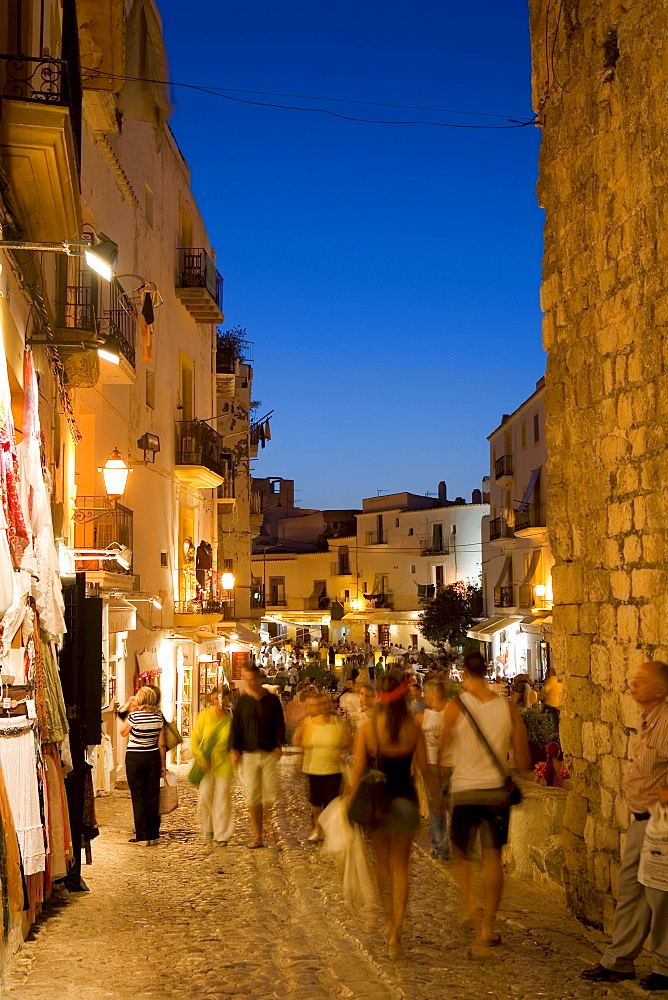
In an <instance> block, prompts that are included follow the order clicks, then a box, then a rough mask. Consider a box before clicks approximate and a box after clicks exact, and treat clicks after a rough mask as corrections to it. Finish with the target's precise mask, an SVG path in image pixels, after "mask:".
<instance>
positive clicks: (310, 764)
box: [294, 694, 352, 841]
mask: <svg viewBox="0 0 668 1000" xmlns="http://www.w3.org/2000/svg"><path fill="white" fill-rule="evenodd" d="M351 743H352V735H351V732H350V728H349V726H348V725H347V724H346V723H345V722H344V721H343V719H342V718H341V717H340V716H337V715H335V714H334V713H333V712H332V706H331V702H330V698H329V695H328V694H312V695H311V696H310V697H309V699H308V701H307V715H306V717H305V719H304V720H303V722H302V723H301V725H300V726H299V728H298V729H297V732H296V733H295V736H294V745H295V746H296V747H301V748H302V749H303V751H304V759H303V763H302V771H303V772H304V774H305V775H306V776H307V778H308V786H309V791H308V799H309V802H310V804H311V816H312V819H313V829H312V830H311V833H310V834H309V836H308V838H307V839H308V840H311V841H318V840H322V830H321V829H320V825H319V824H318V818H319V816H320V813H321V812H322V810H323V809H324V808H325V807H326V806H328V805H329V803H330V802H331V801H332V800H333V799H335V798H336V796H337V795H339V794H340V793H341V774H342V771H343V764H342V759H343V757H344V756H345V755H346V752H347V750H348V747H349V746H350V744H351Z"/></svg>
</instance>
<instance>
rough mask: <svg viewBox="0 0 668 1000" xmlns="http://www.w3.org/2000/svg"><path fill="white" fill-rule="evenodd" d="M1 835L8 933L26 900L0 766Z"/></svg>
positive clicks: (0, 868)
mask: <svg viewBox="0 0 668 1000" xmlns="http://www.w3.org/2000/svg"><path fill="white" fill-rule="evenodd" d="M0 835H1V836H2V856H1V858H0V877H1V878H2V928H3V931H4V933H5V934H6V933H7V931H9V930H11V929H12V927H15V926H16V924H17V923H18V922H19V920H20V918H21V916H20V915H21V912H22V910H23V902H24V900H23V878H22V876H21V856H20V854H19V842H18V838H17V836H16V828H15V826H14V820H13V818H12V809H11V806H10V804H9V797H8V795H7V787H6V785H5V778H4V775H3V773H2V768H0Z"/></svg>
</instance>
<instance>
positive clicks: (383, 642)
mask: <svg viewBox="0 0 668 1000" xmlns="http://www.w3.org/2000/svg"><path fill="white" fill-rule="evenodd" d="M378 644H379V645H380V646H389V645H390V626H389V625H379V626H378Z"/></svg>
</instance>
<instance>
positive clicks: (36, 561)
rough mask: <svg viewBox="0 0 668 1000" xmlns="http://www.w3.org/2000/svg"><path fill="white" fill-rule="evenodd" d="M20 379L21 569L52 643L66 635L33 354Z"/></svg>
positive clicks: (26, 362)
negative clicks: (24, 538)
mask: <svg viewBox="0 0 668 1000" xmlns="http://www.w3.org/2000/svg"><path fill="white" fill-rule="evenodd" d="M23 379H24V382H23V384H24V398H23V440H22V441H21V443H20V444H19V445H18V448H17V453H18V463H19V471H20V476H21V479H20V484H19V500H20V502H21V509H22V511H23V515H24V517H25V521H26V524H27V525H28V528H29V529H30V544H29V547H28V549H27V551H26V553H25V555H24V560H23V566H24V568H27V569H29V570H30V572H31V573H32V574H33V581H32V592H33V596H34V598H35V604H36V605H37V610H38V611H39V616H40V624H41V626H42V628H43V629H44V631H45V632H47V633H48V634H49V636H50V637H51V638H52V639H57V638H58V637H59V636H61V635H63V633H64V632H65V618H64V610H65V604H64V601H63V592H62V587H61V584H60V567H59V565H58V556H57V553H56V545H55V541H54V537H53V523H52V521H51V503H50V498H49V494H48V491H47V488H46V484H45V482H44V474H43V471H42V462H41V457H40V436H41V432H40V424H39V413H38V394H37V378H36V375H35V367H34V363H33V355H32V351H26V354H25V361H24V371H23Z"/></svg>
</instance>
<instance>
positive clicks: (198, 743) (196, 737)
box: [190, 689, 234, 847]
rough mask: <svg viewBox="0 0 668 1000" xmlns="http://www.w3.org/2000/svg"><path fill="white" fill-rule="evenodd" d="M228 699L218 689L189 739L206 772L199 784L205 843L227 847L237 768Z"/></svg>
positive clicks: (199, 806)
mask: <svg viewBox="0 0 668 1000" xmlns="http://www.w3.org/2000/svg"><path fill="white" fill-rule="evenodd" d="M228 703H229V695H228V694H227V693H226V692H225V691H224V690H221V689H218V690H217V691H216V693H215V695H214V701H213V704H212V705H210V706H209V708H205V709H203V711H201V712H200V713H199V715H198V716H197V719H196V720H195V727H194V729H193V734H192V737H191V739H190V745H191V747H192V752H193V757H194V758H195V760H196V761H197V762H198V764H199V765H200V767H201V768H202V770H203V771H204V777H203V778H202V780H201V781H200V783H199V792H198V797H197V819H198V821H199V824H200V829H201V831H202V834H203V836H204V839H205V840H213V841H215V842H216V844H219V845H220V846H221V847H222V846H226V845H227V842H228V840H230V838H231V836H232V833H233V832H234V815H233V813H232V800H231V797H230V786H231V783H232V776H233V774H234V767H233V765H232V761H231V760H230V751H229V749H228V740H229V737H230V725H231V721H232V720H231V717H230V715H229V713H228Z"/></svg>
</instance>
